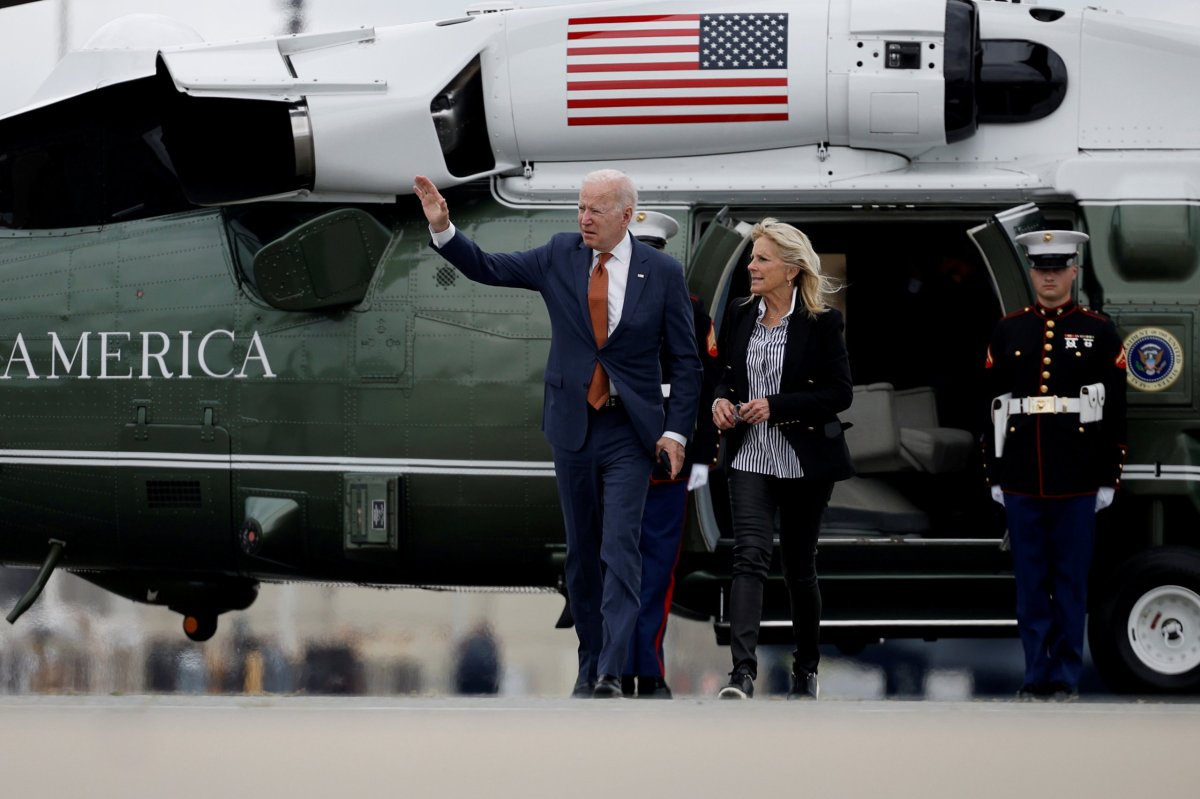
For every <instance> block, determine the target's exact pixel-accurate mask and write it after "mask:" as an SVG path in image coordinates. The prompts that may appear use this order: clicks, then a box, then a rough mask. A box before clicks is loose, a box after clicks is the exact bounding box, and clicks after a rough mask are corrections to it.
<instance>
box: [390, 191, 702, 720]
mask: <svg viewBox="0 0 1200 799" xmlns="http://www.w3.org/2000/svg"><path fill="white" fill-rule="evenodd" d="M413 191H414V193H415V194H416V195H417V197H418V198H419V199H420V200H421V206H422V208H423V210H424V212H425V217H426V219H427V220H428V221H429V230H430V233H431V235H432V239H433V246H434V247H435V248H436V249H437V250H438V252H439V253H440V254H441V256H442V257H443V258H445V259H446V260H447V261H449V262H450V263H451V264H453V265H454V266H455V267H456V268H457V269H458V270H459V271H460V272H462V273H463V274H464V275H466V276H467V277H468V278H470V279H471V280H475V281H478V282H480V283H485V284H487V285H491V286H510V287H515V288H526V289H531V290H533V291H538V292H540V293H541V295H542V297H543V299H544V300H545V302H546V308H547V310H548V311H549V312H550V326H551V338H550V355H549V357H548V358H547V361H546V376H545V402H544V406H543V410H542V431H543V432H544V433H545V435H546V439H547V440H548V441H549V442H550V446H551V448H552V449H553V452H554V472H555V476H556V478H557V480H558V496H559V501H560V502H561V503H562V508H563V519H564V521H565V523H566V528H567V559H566V579H567V593H568V596H569V598H570V603H571V615H572V616H573V617H574V620H575V632H576V634H577V635H578V637H579V675H578V678H577V680H576V683H575V690H574V692H573V695H574V696H595V697H601V698H615V697H620V696H621V681H620V674H621V671H622V668H623V667H624V665H625V658H626V654H627V651H628V647H629V640H630V636H631V634H632V632H633V627H634V624H635V622H636V620H637V613H638V606H639V600H638V593H639V590H640V585H641V567H642V566H641V556H640V555H639V553H638V538H639V535H640V530H641V521H642V508H643V506H644V504H645V501H646V490H647V487H648V486H649V484H650V472H651V470H652V468H653V465H654V461H655V459H656V457H658V453H662V452H665V453H666V455H667V457H668V458H669V459H670V463H671V475H672V477H673V476H675V475H676V474H678V473H679V470H680V469H681V468H682V467H683V461H684V447H685V446H686V444H687V436H688V435H690V433H691V432H692V427H693V425H694V424H695V419H696V407H697V403H698V402H699V397H700V360H699V357H698V356H697V354H696V343H695V334H694V333H693V331H692V311H691V303H690V300H689V299H688V291H687V283H686V282H685V280H684V277H683V268H682V267H681V266H680V265H679V263H678V262H677V261H676V260H675V259H673V258H671V257H670V256H669V255H666V254H665V253H662V252H659V251H658V250H655V249H654V248H652V247H649V246H647V245H645V244H642V243H641V242H639V241H636V240H635V239H634V238H633V237H632V236H630V235H629V230H628V228H629V223H630V221H631V220H632V218H633V209H634V207H635V206H636V205H637V190H636V188H634V185H633V181H631V180H630V179H629V177H628V176H626V175H624V174H623V173H621V172H618V171H616V170H611V169H605V170H600V171H598V172H592V173H590V174H589V175H587V176H586V177H584V179H583V184H582V186H581V187H580V190H579V233H559V234H557V235H555V236H554V237H553V238H551V239H550V241H549V242H548V243H546V244H544V245H542V246H541V247H536V248H534V249H532V250H526V251H524V252H516V253H501V254H495V253H486V252H484V251H483V250H481V249H480V248H479V247H478V245H476V244H475V243H474V242H473V241H471V240H470V239H469V238H467V237H466V236H465V235H463V234H461V233H458V232H457V231H456V230H455V228H454V226H453V225H452V224H451V223H450V211H449V208H448V206H447V205H446V200H445V198H443V197H442V195H441V193H440V192H439V191H438V190H437V188H436V187H435V186H434V185H433V183H432V182H431V181H430V180H429V179H428V178H426V177H423V176H420V175H418V176H417V177H416V179H415V181H414V186H413ZM660 353H661V354H662V356H663V357H662V362H663V363H664V364H665V366H666V369H667V371H668V372H669V374H664V373H663V368H662V367H661V366H660ZM663 383H670V384H671V396H670V397H669V398H667V399H665V400H664V398H663V392H662V384H663Z"/></svg>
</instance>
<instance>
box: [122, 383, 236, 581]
mask: <svg viewBox="0 0 1200 799" xmlns="http://www.w3.org/2000/svg"><path fill="white" fill-rule="evenodd" d="M133 411H134V419H135V421H134V422H133V424H127V425H125V426H124V427H122V429H121V432H120V449H121V455H122V457H123V458H127V459H128V461H129V465H128V466H127V467H126V468H123V469H121V470H120V474H121V477H122V479H121V483H122V485H121V488H120V500H119V504H118V508H119V513H120V520H121V544H122V547H123V548H125V550H126V551H127V552H130V553H133V554H136V555H137V557H138V558H139V560H140V561H141V562H145V563H148V564H152V563H155V562H162V563H163V564H168V563H170V564H179V563H187V564H188V566H189V567H194V568H197V569H204V568H218V567H222V566H224V565H226V563H227V561H228V556H229V554H230V550H229V547H230V546H232V542H233V541H234V540H235V539H234V537H233V535H232V533H231V528H230V519H231V517H230V509H229V490H230V488H229V486H230V463H231V459H230V447H229V431H228V430H226V429H225V428H223V427H220V426H218V423H219V421H220V419H219V417H218V414H219V411H220V403H218V402H215V401H210V402H200V403H199V405H198V406H197V408H196V411H197V416H198V418H199V421H200V424H198V425H181V424H153V415H152V414H153V408H152V407H151V403H150V402H148V401H145V400H135V401H134V403H133Z"/></svg>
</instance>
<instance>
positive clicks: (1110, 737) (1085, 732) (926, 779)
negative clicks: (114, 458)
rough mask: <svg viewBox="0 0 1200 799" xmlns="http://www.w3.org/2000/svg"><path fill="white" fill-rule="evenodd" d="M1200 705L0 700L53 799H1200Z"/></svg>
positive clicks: (0, 786) (13, 746)
mask: <svg viewBox="0 0 1200 799" xmlns="http://www.w3.org/2000/svg"><path fill="white" fill-rule="evenodd" d="M1198 730H1200V704H1195V703H1187V704H1171V703H1157V702H1155V703H1151V702H1122V703H1116V702H1113V703H1091V702H1080V703H1075V704H1070V705H1056V704H1021V703H1016V702H898V701H896V702H857V701H836V700H834V701H822V702H817V703H789V702H785V701H781V700H754V701H751V702H719V701H717V700H710V699H702V700H701V699H679V700H675V701H673V702H638V701H635V700H622V701H608V702H600V701H592V700H585V701H572V700H558V699H540V700H539V699H435V698H404V699H317V698H296V697H289V698H237V697H233V698H225V697H221V698H218V697H212V698H210V697H201V698H179V697H119V698H57V697H55V698H4V699H0V791H2V795H4V796H47V797H56V798H62V797H89V799H91V798H92V797H95V798H96V799H108V797H114V798H115V797H122V798H124V797H156V798H158V797H164V798H165V797H179V798H180V799H189V798H190V797H197V798H199V797H204V799H213V797H215V796H220V797H273V798H274V797H289V798H290V797H297V798H300V797H303V798H305V799H307V797H373V796H388V797H397V796H448V797H460V796H461V797H509V796H512V797H518V796H519V797H523V798H524V797H555V798H556V799H590V798H591V797H601V796H604V797H609V798H610V799H612V797H622V799H625V798H626V797H642V796H654V797H675V796H679V797H687V799H695V798H696V797H721V799H729V798H730V797H741V796H745V797H770V796H799V797H821V799H826V798H827V797H842V796H845V797H873V796H880V797H888V799H900V798H902V797H914V798H915V797H920V798H921V799H932V798H935V797H956V798H957V797H972V798H973V799H987V798H988V797H997V798H998V799H999V798H1000V797H1003V799H1012V797H1014V796H1027V797H1044V796H1052V795H1055V791H1057V790H1061V791H1063V793H1062V794H1061V795H1064V796H1072V797H1075V796H1077V797H1085V798H1086V799H1094V798H1095V797H1118V796H1120V797H1125V796H1130V795H1145V794H1147V793H1148V794H1152V795H1154V796H1162V797H1184V796H1194V795H1195V786H1196V782H1195V775H1196V770H1195V759H1196V742H1197V740H1198V738H1197V731H1198Z"/></svg>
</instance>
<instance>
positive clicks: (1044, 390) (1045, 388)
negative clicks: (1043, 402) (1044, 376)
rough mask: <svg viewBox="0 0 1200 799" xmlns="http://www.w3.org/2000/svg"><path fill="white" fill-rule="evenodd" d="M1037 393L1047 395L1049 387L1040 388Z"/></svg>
mask: <svg viewBox="0 0 1200 799" xmlns="http://www.w3.org/2000/svg"><path fill="white" fill-rule="evenodd" d="M1038 391H1040V392H1042V393H1043V394H1049V393H1050V388H1049V386H1041V387H1040V388H1038Z"/></svg>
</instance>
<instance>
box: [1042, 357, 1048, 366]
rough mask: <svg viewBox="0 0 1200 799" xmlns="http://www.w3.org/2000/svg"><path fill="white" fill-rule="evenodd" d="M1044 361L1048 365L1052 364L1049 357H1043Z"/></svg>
mask: <svg viewBox="0 0 1200 799" xmlns="http://www.w3.org/2000/svg"><path fill="white" fill-rule="evenodd" d="M1042 363H1044V364H1046V365H1047V366H1049V365H1050V359H1049V358H1042Z"/></svg>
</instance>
